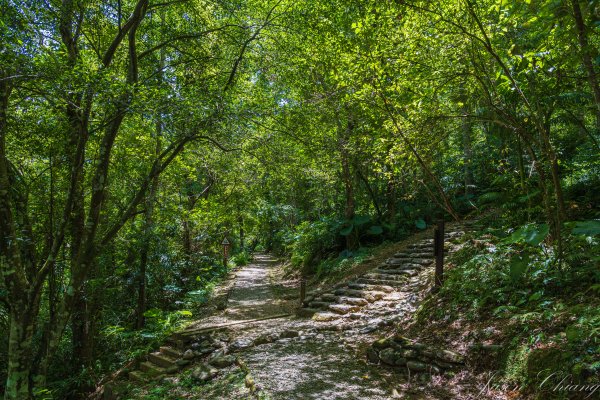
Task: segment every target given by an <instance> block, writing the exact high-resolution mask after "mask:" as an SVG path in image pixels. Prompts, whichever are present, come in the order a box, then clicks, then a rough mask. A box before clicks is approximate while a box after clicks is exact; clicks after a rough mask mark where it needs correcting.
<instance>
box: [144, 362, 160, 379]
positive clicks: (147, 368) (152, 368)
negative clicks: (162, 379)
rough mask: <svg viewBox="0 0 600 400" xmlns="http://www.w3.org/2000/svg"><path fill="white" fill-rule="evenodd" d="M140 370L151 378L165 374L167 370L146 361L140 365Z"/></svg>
mask: <svg viewBox="0 0 600 400" xmlns="http://www.w3.org/2000/svg"><path fill="white" fill-rule="evenodd" d="M140 369H141V370H142V372H145V373H146V374H147V375H149V376H158V375H162V374H164V373H165V369H164V368H161V367H159V366H158V365H156V364H153V363H151V362H149V361H144V362H143V363H141V364H140Z"/></svg>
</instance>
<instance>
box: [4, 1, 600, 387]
mask: <svg viewBox="0 0 600 400" xmlns="http://www.w3.org/2000/svg"><path fill="white" fill-rule="evenodd" d="M0 9H1V10H2V13H1V14H0V34H1V35H2V40H1V41H0V272H1V274H2V277H3V279H2V280H0V332H1V333H2V334H0V378H1V379H0V380H1V381H2V382H3V383H0V392H1V391H4V392H5V395H4V396H5V398H6V399H25V398H30V397H32V396H33V393H34V392H35V393H38V395H39V396H47V397H52V396H54V397H55V398H63V397H67V396H70V397H77V396H78V395H79V394H80V393H84V392H85V391H86V390H89V389H90V388H91V387H93V384H94V382H95V381H97V380H98V378H99V377H100V376H101V375H102V374H104V373H106V372H107V371H110V370H113V369H115V368H116V367H117V366H118V365H122V363H123V362H125V361H126V360H127V359H129V358H131V357H134V356H135V355H136V354H138V353H141V352H143V351H144V350H145V349H147V348H150V347H151V346H153V345H155V344H156V343H158V341H159V340H160V338H161V337H163V336H164V335H166V334H167V333H168V332H170V331H171V330H172V329H175V328H176V327H177V326H179V324H180V323H182V321H183V320H185V318H189V317H190V316H191V315H193V313H194V311H195V307H197V305H198V304H201V303H202V302H203V301H205V299H206V297H207V293H208V292H209V291H210V288H211V286H212V285H214V282H216V281H217V280H218V279H219V277H221V276H223V274H225V273H226V272H227V271H226V268H225V267H223V265H222V258H221V252H222V248H221V242H222V240H223V238H224V237H227V238H228V240H229V241H230V242H232V243H233V251H234V253H237V254H236V255H234V257H233V263H235V264H238V265H239V264H244V263H246V262H248V260H249V258H250V253H251V251H253V250H267V251H274V252H278V253H281V254H285V255H288V256H290V257H291V260H292V264H293V265H294V266H295V268H296V269H297V270H298V271H301V272H302V273H303V274H308V275H311V274H313V275H315V274H316V276H317V277H319V278H320V277H322V276H324V275H327V274H328V273H333V272H335V271H339V270H340V269H343V268H345V266H346V265H349V264H350V262H349V261H347V260H351V259H352V258H353V257H355V258H356V257H359V258H360V257H362V256H364V255H365V254H366V252H367V251H366V250H365V249H364V247H368V246H372V245H376V244H379V243H382V242H383V241H386V240H390V241H393V240H398V239H401V238H404V237H406V236H408V235H409V234H410V233H412V232H415V231H418V230H422V229H424V228H426V227H427V226H428V224H431V223H432V222H433V221H435V220H436V219H437V218H439V217H442V216H443V217H444V218H446V219H458V218H460V217H461V216H464V215H466V214H469V213H474V212H482V211H485V210H490V209H491V210H493V214H494V215H496V217H497V218H498V224H499V227H498V229H504V231H503V232H505V233H504V234H499V233H497V232H496V233H495V234H497V236H498V238H499V239H498V240H503V242H502V244H501V245H500V246H505V247H503V249H504V250H503V251H501V252H499V253H498V254H497V255H494V256H493V257H492V259H491V261H486V260H487V259H486V260H479V259H475V260H474V261H473V262H474V263H476V264H477V268H483V269H484V270H485V271H486V274H484V277H485V280H483V281H482V280H481V278H480V277H479V275H478V278H475V277H470V276H469V273H470V272H468V271H471V269H468V271H466V272H465V275H464V276H463V275H457V276H460V277H459V278H456V280H455V281H453V280H452V279H453V278H450V281H449V285H450V286H451V287H452V285H460V284H462V283H464V282H465V279H464V278H465V277H467V278H468V279H478V285H477V286H473V287H472V288H471V289H472V290H471V289H469V290H468V291H465V292H464V293H465V294H464V298H462V299H461V300H460V301H462V302H465V303H467V302H476V303H477V307H475V308H474V309H475V310H479V309H480V308H481V309H484V310H488V311H490V310H491V311H492V312H493V313H502V312H505V311H506V310H508V311H509V312H514V309H512V308H510V307H521V305H522V304H519V302H520V301H521V299H524V298H526V299H527V301H529V303H531V304H532V305H531V307H534V308H535V307H538V303H540V302H541V301H542V300H541V299H542V296H545V295H546V294H547V293H554V292H556V291H559V290H563V288H564V287H571V286H572V285H575V282H580V283H583V284H584V285H585V287H586V288H590V289H589V290H591V291H597V285H598V279H599V278H598V268H597V266H598V254H597V243H596V242H595V240H597V236H598V222H597V221H598V218H599V217H600V210H599V209H598V204H600V159H599V157H600V144H599V143H600V142H599V141H600V86H599V82H598V79H599V78H598V70H599V68H600V65H599V64H600V56H599V53H598V48H600V31H599V29H600V23H599V21H600V3H599V2H598V1H596V0H593V1H581V0H570V1H555V0H528V1H520V2H507V1H501V0H484V1H478V2H474V1H471V0H443V1H438V2H429V1H420V0H409V1H400V0H395V1H393V0H387V1H370V0H369V1H340V0H331V1H314V0H311V1H308V0H294V1H291V0H276V1H257V0H214V1H213V0H183V1H155V0H114V1H82V0H60V1H59V0H51V1H38V0H23V1H15V0H0ZM577 221H579V222H577ZM519 227H522V228H520V230H518V231H516V233H514V234H512V233H511V234H512V236H509V238H508V239H507V238H506V237H505V236H506V232H508V230H509V229H512V230H511V231H510V232H513V231H515V230H516V229H517V228H519ZM578 229H579V231H577V230H578ZM578 232H579V233H578ZM582 233H585V234H584V235H583V236H582V235H581V234H582ZM585 238H589V239H585ZM586 240H588V241H586ZM594 246H596V247H594ZM233 263H232V264H233ZM486 263H488V264H489V265H488V264H486ZM484 264H485V266H484ZM506 268H508V270H505V269H506ZM482 283H483V284H482ZM594 285H595V286H594ZM487 288H497V289H495V290H497V291H498V290H499V292H494V291H487V290H486V289H487ZM515 288H516V290H517V291H516V292H513V289H515ZM489 293H497V294H498V295H497V296H496V295H494V297H493V298H489V296H488V295H489ZM532 298H533V299H532ZM449 301H451V300H449ZM529 303H527V304H529ZM502 307H504V308H502ZM539 307H542V306H539ZM544 307H545V306H543V307H542V308H540V309H539V310H538V309H537V308H536V309H535V310H533V311H532V312H536V313H541V315H542V316H543V313H544V312H545V311H544V310H545V309H544ZM582 315H583V314H582ZM585 315H587V314H585ZM582 318H583V317H582ZM586 318H587V317H586ZM589 318H592V319H591V321H592V322H590V323H592V324H597V320H596V319H593V318H596V317H589ZM594 321H595V322H594ZM581 323H584V322H581ZM585 323H587V322H585ZM594 327H596V328H594V329H597V325H594ZM578 340H579V339H578ZM581 340H588V341H589V340H591V339H590V338H589V337H588V338H582V339H581ZM594 340H595V339H594ZM577 343H579V342H577ZM586 343H587V342H586ZM67 377H69V378H68V379H67ZM4 382H6V383H4Z"/></svg>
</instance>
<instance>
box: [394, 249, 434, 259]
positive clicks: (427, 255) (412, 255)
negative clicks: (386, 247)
mask: <svg viewBox="0 0 600 400" xmlns="http://www.w3.org/2000/svg"><path fill="white" fill-rule="evenodd" d="M407 257H408V258H433V251H432V252H424V251H413V252H400V253H396V254H394V257H392V259H394V258H407Z"/></svg>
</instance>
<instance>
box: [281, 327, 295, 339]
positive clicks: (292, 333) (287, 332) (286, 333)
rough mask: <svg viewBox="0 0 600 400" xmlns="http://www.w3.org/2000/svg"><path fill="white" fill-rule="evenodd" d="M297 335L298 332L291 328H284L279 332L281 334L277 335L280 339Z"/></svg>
mask: <svg viewBox="0 0 600 400" xmlns="http://www.w3.org/2000/svg"><path fill="white" fill-rule="evenodd" d="M298 336H300V333H299V332H298V331H296V330H293V329H286V330H285V331H283V332H281V335H279V337H280V338H282V339H291V338H295V337H298Z"/></svg>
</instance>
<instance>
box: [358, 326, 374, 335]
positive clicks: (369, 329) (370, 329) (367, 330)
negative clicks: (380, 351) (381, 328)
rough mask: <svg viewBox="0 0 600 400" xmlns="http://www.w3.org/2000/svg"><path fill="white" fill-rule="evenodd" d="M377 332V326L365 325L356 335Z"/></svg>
mask: <svg viewBox="0 0 600 400" xmlns="http://www.w3.org/2000/svg"><path fill="white" fill-rule="evenodd" d="M376 330H377V325H367V326H365V327H364V328H362V329H360V330H359V331H358V333H362V334H365V333H371V332H375V331H376Z"/></svg>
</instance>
